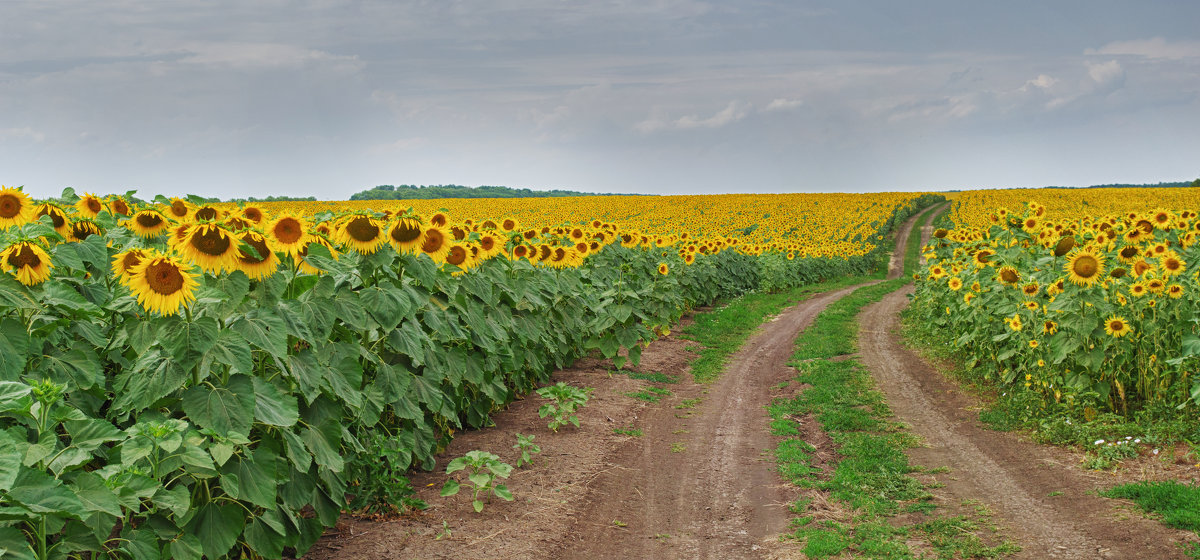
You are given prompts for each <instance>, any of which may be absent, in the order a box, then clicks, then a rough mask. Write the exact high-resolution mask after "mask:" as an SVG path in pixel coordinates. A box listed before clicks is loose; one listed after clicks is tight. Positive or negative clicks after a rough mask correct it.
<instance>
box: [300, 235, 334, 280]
mask: <svg viewBox="0 0 1200 560" xmlns="http://www.w3.org/2000/svg"><path fill="white" fill-rule="evenodd" d="M308 239H309V241H308V243H306V244H304V246H303V247H301V248H300V250H299V251H298V252H297V253H296V255H297V256H298V257H299V258H298V259H296V266H297V269H298V270H299V271H301V272H303V273H305V274H312V275H318V274H324V273H325V271H324V270H321V269H319V268H317V267H315V266H312V265H310V264H308V261H305V260H304V257H306V256H308V249H309V248H310V247H312V246H313V245H321V246H323V247H325V248H326V249H328V250H329V254H331V255H333V258H334V260H337V259H338V252H337V250H336V249H334V248H333V243H330V242H329V240H328V239H325V238H324V237H322V236H320V235H313V236H310V237H309V238H308Z"/></svg>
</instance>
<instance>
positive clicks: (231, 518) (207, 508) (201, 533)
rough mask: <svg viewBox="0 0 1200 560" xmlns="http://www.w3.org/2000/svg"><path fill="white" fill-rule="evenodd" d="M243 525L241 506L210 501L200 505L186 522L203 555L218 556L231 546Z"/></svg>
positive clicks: (244, 524)
mask: <svg viewBox="0 0 1200 560" xmlns="http://www.w3.org/2000/svg"><path fill="white" fill-rule="evenodd" d="M245 526H246V518H245V515H244V514H243V513H242V508H241V506H239V505H236V504H230V503H214V502H210V503H207V504H204V505H203V506H201V507H200V511H198V512H197V513H196V516H195V517H193V518H192V520H191V522H190V523H188V529H190V530H189V531H188V532H190V533H191V534H194V535H196V537H197V538H199V539H200V546H201V548H203V549H204V555H205V556H207V557H209V558H220V557H221V556H223V555H224V554H225V553H226V552H229V550H230V549H231V548H233V545H234V543H236V542H237V539H238V536H240V535H241V534H242V529H243V528H244V527H245Z"/></svg>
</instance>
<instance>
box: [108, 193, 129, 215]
mask: <svg viewBox="0 0 1200 560" xmlns="http://www.w3.org/2000/svg"><path fill="white" fill-rule="evenodd" d="M108 209H109V210H111V211H112V214H113V215H114V216H132V215H133V211H132V210H130V209H129V203H128V202H125V199H124V198H121V197H119V196H114V197H112V198H110V199H109V200H108Z"/></svg>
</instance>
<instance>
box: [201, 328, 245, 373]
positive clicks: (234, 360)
mask: <svg viewBox="0 0 1200 560" xmlns="http://www.w3.org/2000/svg"><path fill="white" fill-rule="evenodd" d="M213 364H224V365H226V366H229V371H231V372H233V373H251V372H253V371H254V355H253V353H252V352H251V350H250V344H248V343H247V342H246V339H245V338H243V337H242V335H240V334H238V333H236V332H234V331H231V330H229V329H221V334H219V335H217V343H216V344H214V345H213V346H212V348H211V349H209V351H208V352H207V353H206V354H204V358H202V359H201V360H200V377H201V378H207V377H208V375H209V372H210V371H211V369H212V366H213Z"/></svg>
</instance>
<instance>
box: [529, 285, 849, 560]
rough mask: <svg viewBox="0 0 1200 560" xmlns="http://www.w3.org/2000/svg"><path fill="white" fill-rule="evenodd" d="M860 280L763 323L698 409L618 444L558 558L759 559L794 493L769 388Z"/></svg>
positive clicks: (648, 418)
mask: <svg viewBox="0 0 1200 560" xmlns="http://www.w3.org/2000/svg"><path fill="white" fill-rule="evenodd" d="M853 289H854V288H847V289H843V290H839V291H835V292H827V293H823V294H818V295H816V296H813V297H812V298H810V299H808V300H806V301H803V302H801V303H799V304H797V305H795V306H792V307H791V308H789V309H787V310H785V311H784V312H783V313H782V314H780V315H779V316H777V317H776V318H775V319H773V320H771V321H770V322H769V323H766V324H765V325H763V327H762V330H761V332H759V333H758V334H757V335H755V336H754V337H752V338H751V339H750V340H749V341H747V342H746V344H745V345H743V346H742V348H741V350H739V351H738V352H737V353H736V354H734V356H733V357H732V359H731V360H730V363H729V365H728V366H727V368H726V370H725V372H724V373H723V374H722V375H721V377H720V379H719V380H718V381H717V382H715V383H713V384H712V385H710V386H708V389H707V391H706V394H702V395H701V397H700V398H701V399H702V401H701V402H700V404H698V405H697V406H696V407H695V408H693V409H678V408H671V407H655V408H652V409H650V410H648V411H647V413H646V414H645V415H644V417H643V420H644V422H643V423H644V426H645V436H644V437H642V438H637V439H636V440H633V441H631V442H629V444H628V445H627V446H625V447H624V448H622V449H620V450H619V452H618V455H617V456H616V457H614V458H613V459H612V462H613V463H615V464H616V465H619V467H620V468H618V469H614V470H611V471H609V472H608V473H605V474H604V475H603V476H601V477H600V478H599V479H597V481H596V482H595V484H593V485H592V490H591V491H590V492H589V494H588V496H587V498H586V502H585V505H584V506H583V507H581V508H580V513H579V516H578V517H576V518H575V520H574V521H573V523H572V525H571V527H570V529H568V530H567V532H566V535H567V540H566V542H565V543H564V546H563V548H562V549H561V550H559V551H557V553H555V554H553V555H552V557H556V558H649V557H655V558H663V559H666V558H689V559H690V558H761V557H765V556H766V555H767V551H768V550H769V549H770V548H771V546H772V544H771V541H774V540H775V538H776V536H777V535H778V534H779V533H781V532H783V531H785V530H786V529H787V526H788V519H789V515H788V512H787V504H788V503H789V502H790V501H791V500H792V499H793V497H794V496H793V494H794V491H793V490H792V489H790V487H789V485H787V484H785V483H784V482H783V481H782V480H781V479H780V477H779V474H778V473H777V472H776V471H775V468H774V463H773V461H772V455H771V448H772V447H773V446H774V445H775V443H776V438H775V437H774V436H772V435H771V434H770V433H769V432H768V431H767V425H768V424H769V422H770V417H769V416H768V415H767V413H766V410H765V407H766V405H768V404H769V403H770V399H771V390H770V389H771V387H772V386H777V385H779V384H781V383H786V382H788V381H790V380H791V379H793V378H794V376H795V371H794V370H793V369H792V368H791V367H789V366H788V365H787V362H788V360H789V359H790V358H791V356H792V354H793V352H794V350H795V339H796V336H797V335H798V334H799V332H800V331H801V330H803V329H804V328H806V327H807V326H808V325H810V324H811V323H812V321H813V319H814V318H815V317H816V316H817V314H818V313H820V312H821V311H822V310H823V309H825V307H826V306H828V305H829V304H830V303H832V302H833V301H836V300H837V299H838V298H840V297H842V296H843V295H845V294H847V293H849V292H850V291H852V290H853Z"/></svg>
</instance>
